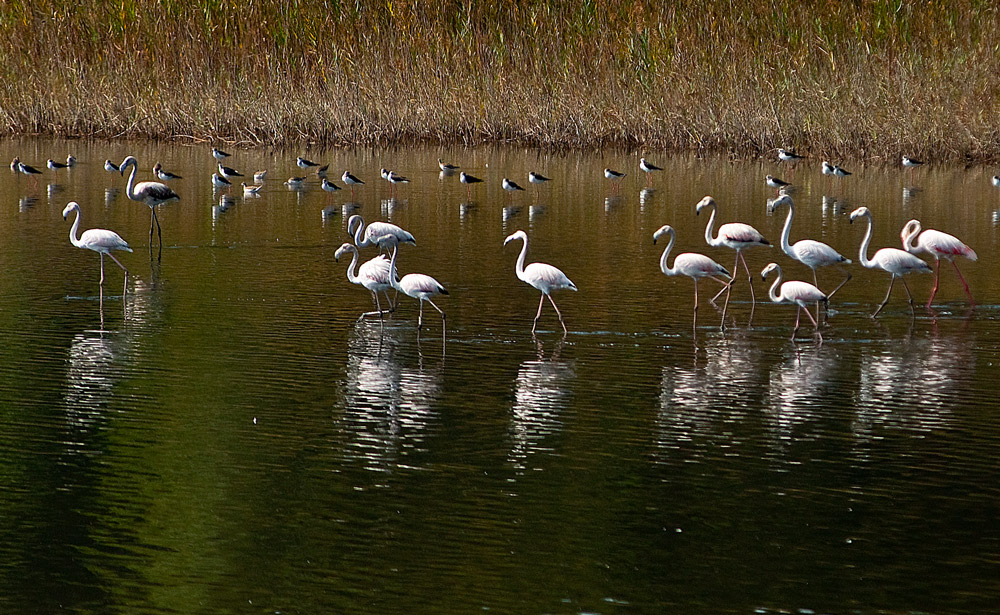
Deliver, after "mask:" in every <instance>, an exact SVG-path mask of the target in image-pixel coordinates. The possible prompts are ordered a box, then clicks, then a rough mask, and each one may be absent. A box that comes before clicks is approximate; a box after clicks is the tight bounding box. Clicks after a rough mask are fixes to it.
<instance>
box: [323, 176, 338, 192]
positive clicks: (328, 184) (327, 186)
mask: <svg viewBox="0 0 1000 615" xmlns="http://www.w3.org/2000/svg"><path fill="white" fill-rule="evenodd" d="M321 185H322V188H323V190H326V191H327V192H336V191H338V190H341V187H340V186H338V185H337V184H335V183H333V182H332V181H330V180H328V179H327V178H325V177H324V178H323V183H322V184H321Z"/></svg>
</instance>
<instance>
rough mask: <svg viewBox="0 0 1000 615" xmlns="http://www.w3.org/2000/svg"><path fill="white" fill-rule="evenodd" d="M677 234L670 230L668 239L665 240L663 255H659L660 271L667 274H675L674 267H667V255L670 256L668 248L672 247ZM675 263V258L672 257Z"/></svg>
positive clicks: (675, 269)
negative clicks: (665, 245)
mask: <svg viewBox="0 0 1000 615" xmlns="http://www.w3.org/2000/svg"><path fill="white" fill-rule="evenodd" d="M676 239H677V235H676V234H674V232H673V230H672V229H671V231H670V241H668V242H667V247H666V248H664V249H663V255H662V256H660V271H662V272H663V273H665V274H667V275H677V268H676V267H667V257H668V256H670V250H671V249H673V247H674V241H676ZM676 264H677V259H674V265H676Z"/></svg>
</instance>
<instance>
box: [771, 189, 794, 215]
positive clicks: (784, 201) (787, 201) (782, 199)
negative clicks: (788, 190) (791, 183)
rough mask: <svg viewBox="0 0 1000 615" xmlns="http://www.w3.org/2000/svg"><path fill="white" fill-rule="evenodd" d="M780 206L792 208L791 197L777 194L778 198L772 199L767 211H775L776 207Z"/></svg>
mask: <svg viewBox="0 0 1000 615" xmlns="http://www.w3.org/2000/svg"><path fill="white" fill-rule="evenodd" d="M782 205H788V206H789V207H792V197H790V196H788V195H787V194H785V193H781V194H779V195H778V198H776V199H774V200H773V201H771V202H770V203H769V204H768V206H767V210H768V211H769V212H774V211H777V209H778V207H781V206H782Z"/></svg>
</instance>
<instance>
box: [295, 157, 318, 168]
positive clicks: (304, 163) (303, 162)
mask: <svg viewBox="0 0 1000 615" xmlns="http://www.w3.org/2000/svg"><path fill="white" fill-rule="evenodd" d="M295 164H297V165H299V168H300V169H309V168H312V167H318V166H319V163H318V162H313V161H312V160H307V159H305V158H303V157H302V156H299V157H298V158H296V159H295Z"/></svg>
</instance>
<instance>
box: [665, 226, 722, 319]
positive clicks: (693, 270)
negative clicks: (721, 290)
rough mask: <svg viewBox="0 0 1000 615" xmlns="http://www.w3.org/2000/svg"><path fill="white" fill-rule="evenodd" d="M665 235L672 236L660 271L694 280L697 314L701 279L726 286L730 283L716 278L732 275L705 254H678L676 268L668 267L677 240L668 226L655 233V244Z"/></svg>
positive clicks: (675, 262)
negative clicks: (708, 279)
mask: <svg viewBox="0 0 1000 615" xmlns="http://www.w3.org/2000/svg"><path fill="white" fill-rule="evenodd" d="M665 235H669V236H670V241H669V242H667V247H666V248H664V249H663V255H662V256H660V271H662V272H663V273H664V274H666V275H686V276H687V277H689V278H691V279H692V280H694V309H695V312H697V311H698V280H700V279H701V278H710V279H712V280H715V281H716V282H718V283H719V284H722V285H723V286H726V285H727V284H728V283H727V282H724V281H723V280H720V279H719V278H717V277H716V276H725V277H726V278H732V275H730V273H729V272H728V271H727V270H726V268H725V267H723V266H722V265H720V264H719V263H717V262H715V261H714V260H712V259H710V258H709V257H707V256H705V255H704V254H695V253H694V252H683V253H681V254H678V255H677V256H675V257H674V266H673V267H668V266H667V257H668V256H669V255H670V250H671V249H672V248H673V247H674V241H675V240H676V233H675V232H674V228H673V227H672V226H670V225H666V224H665V225H663V226H661V227H660V228H659V229H658V230H657V231H656V232H655V233H653V243H654V244H655V243H656V241H657V240H658V239H660V238H661V237H663V236H665Z"/></svg>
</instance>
